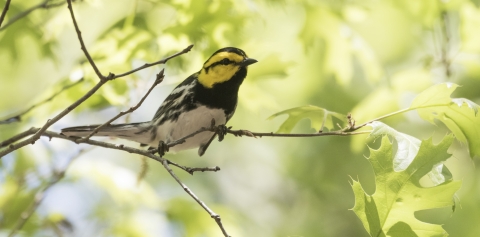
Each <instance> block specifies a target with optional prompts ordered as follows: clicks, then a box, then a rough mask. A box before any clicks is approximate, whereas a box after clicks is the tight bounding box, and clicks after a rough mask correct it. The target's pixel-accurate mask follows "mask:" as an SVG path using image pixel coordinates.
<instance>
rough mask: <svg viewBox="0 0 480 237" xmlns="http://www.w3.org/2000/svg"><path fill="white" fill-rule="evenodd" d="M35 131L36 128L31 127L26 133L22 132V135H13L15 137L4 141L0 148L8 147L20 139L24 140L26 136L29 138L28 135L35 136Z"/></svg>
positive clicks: (0, 143)
mask: <svg viewBox="0 0 480 237" xmlns="http://www.w3.org/2000/svg"><path fill="white" fill-rule="evenodd" d="M37 131H38V128H33V127H32V128H30V129H28V130H27V131H24V132H22V133H19V134H17V135H15V136H13V137H11V138H9V139H7V140H5V141H2V142H0V148H3V147H6V146H8V145H10V144H12V143H14V142H16V141H18V140H21V139H23V138H25V137H28V136H30V135H32V134H35V133H36V132H37Z"/></svg>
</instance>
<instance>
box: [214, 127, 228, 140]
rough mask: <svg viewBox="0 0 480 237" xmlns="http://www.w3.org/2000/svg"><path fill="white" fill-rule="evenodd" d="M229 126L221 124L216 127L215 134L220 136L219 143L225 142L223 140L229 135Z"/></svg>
mask: <svg viewBox="0 0 480 237" xmlns="http://www.w3.org/2000/svg"><path fill="white" fill-rule="evenodd" d="M227 130H228V128H227V126H225V124H221V125H218V126H216V127H215V133H216V134H217V135H218V141H219V142H221V141H223V138H225V135H227Z"/></svg>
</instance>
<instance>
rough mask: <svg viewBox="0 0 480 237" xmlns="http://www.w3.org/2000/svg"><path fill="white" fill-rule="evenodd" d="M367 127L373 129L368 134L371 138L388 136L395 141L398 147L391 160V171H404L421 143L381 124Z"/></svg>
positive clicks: (376, 122) (377, 123)
mask: <svg viewBox="0 0 480 237" xmlns="http://www.w3.org/2000/svg"><path fill="white" fill-rule="evenodd" d="M369 126H371V127H372V128H373V131H372V133H370V136H371V137H374V138H377V137H381V136H384V135H389V136H391V137H393V138H394V139H395V141H396V142H397V146H398V147H397V152H396V153H395V156H394V158H393V169H394V170H395V171H402V170H405V169H406V168H407V167H408V165H410V163H412V161H413V159H414V158H415V156H417V153H418V149H420V143H421V141H420V140H418V139H417V138H415V137H412V136H410V135H408V134H405V133H401V132H398V131H397V130H395V129H393V128H391V127H389V126H387V125H386V124H384V123H382V122H378V121H374V122H372V123H370V124H369Z"/></svg>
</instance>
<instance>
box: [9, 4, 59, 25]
mask: <svg viewBox="0 0 480 237" xmlns="http://www.w3.org/2000/svg"><path fill="white" fill-rule="evenodd" d="M50 1H51V0H46V1H43V2H41V3H39V4H37V5H35V6H33V7H31V8H29V9H27V10H25V11H23V12H20V13H18V14H17V15H15V16H13V17H12V18H11V19H9V20H8V22H7V23H5V25H4V26H3V27H1V28H0V31H2V30H4V29H5V28H7V27H8V26H10V25H12V24H13V23H15V22H16V21H18V20H20V19H22V18H23V17H26V16H27V15H29V14H30V13H32V12H33V11H35V10H37V9H41V8H43V9H49V8H54V7H59V6H61V5H63V4H65V2H64V1H60V2H58V3H52V4H48V2H50ZM7 2H10V0H8V1H7ZM1 21H3V19H1ZM1 21H0V25H1Z"/></svg>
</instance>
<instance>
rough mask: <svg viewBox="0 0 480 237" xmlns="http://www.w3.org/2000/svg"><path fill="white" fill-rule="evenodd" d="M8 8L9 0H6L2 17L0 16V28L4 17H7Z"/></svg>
mask: <svg viewBox="0 0 480 237" xmlns="http://www.w3.org/2000/svg"><path fill="white" fill-rule="evenodd" d="M8 7H10V0H7V1H6V2H5V7H4V8H3V11H2V15H0V27H1V26H2V23H3V20H4V19H5V16H6V15H7V11H8ZM0 29H1V28H0Z"/></svg>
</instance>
